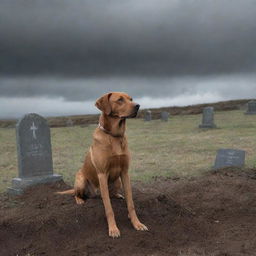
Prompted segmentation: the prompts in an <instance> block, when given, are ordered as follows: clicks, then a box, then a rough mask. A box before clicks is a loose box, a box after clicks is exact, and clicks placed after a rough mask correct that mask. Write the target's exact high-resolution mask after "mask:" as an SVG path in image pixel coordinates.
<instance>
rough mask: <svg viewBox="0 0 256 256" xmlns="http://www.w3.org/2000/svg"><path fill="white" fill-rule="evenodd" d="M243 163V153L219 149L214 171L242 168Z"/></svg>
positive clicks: (242, 151) (236, 150) (241, 151)
mask: <svg viewBox="0 0 256 256" xmlns="http://www.w3.org/2000/svg"><path fill="white" fill-rule="evenodd" d="M244 163H245V151H244V150H238V149H219V150H218V152H217V156H216V159H215V164H214V169H215V170H216V169H220V168H224V167H229V166H234V167H243V166H244Z"/></svg>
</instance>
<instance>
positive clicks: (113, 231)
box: [98, 173, 120, 238]
mask: <svg viewBox="0 0 256 256" xmlns="http://www.w3.org/2000/svg"><path fill="white" fill-rule="evenodd" d="M98 178H99V183H100V192H101V198H102V200H103V204H104V207H105V213H106V217H107V222H108V232H109V236H111V237H113V238H116V237H119V236H120V231H119V229H118V228H117V226H116V221H115V216H114V212H113V209H112V206H111V202H110V197H109V191H108V177H107V175H106V174H104V173H99V174H98Z"/></svg>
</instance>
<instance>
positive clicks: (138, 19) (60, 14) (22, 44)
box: [0, 0, 256, 76]
mask: <svg viewBox="0 0 256 256" xmlns="http://www.w3.org/2000/svg"><path fill="white" fill-rule="evenodd" d="M0 32H1V35H0V36H1V38H0V51H1V52H0V53H1V59H0V72H1V73H2V74H3V75H8V74H17V75H18V74H60V75H67V76H68V75H81V76H82V75H87V76H99V75H104V76H106V75H110V76H111V75H134V74H136V75H145V74H147V75H173V74H175V75H177V74H186V75H187V74H216V73H230V72H243V71H253V70H254V69H255V67H256V61H255V59H256V51H255V45H256V2H255V1H253V0H232V1H230V0H215V1H212V0H182V1H181V0H180V1H178V0H154V1H153V0H143V1H139V0H136V1H135V0H130V1H129V0H128V1H120V0H109V1H98V0H93V1H92V0H87V1H86V0H83V1H82V0H77V1H70V0H53V1H40V0H3V1H1V3H0Z"/></svg>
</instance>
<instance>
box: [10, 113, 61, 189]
mask: <svg viewBox="0 0 256 256" xmlns="http://www.w3.org/2000/svg"><path fill="white" fill-rule="evenodd" d="M16 141H17V154H18V169H19V172H18V178H14V179H13V180H12V187H11V188H8V192H9V193H10V194H21V193H22V192H23V190H24V189H26V188H27V187H29V186H32V185H36V184H39V183H50V182H55V181H59V180H62V176H61V175H58V174H53V163H52V149H51V135H50V128H49V126H48V124H47V121H46V120H45V119H44V118H43V117H41V116H39V115H37V114H27V115H25V116H24V117H23V118H22V119H20V120H19V122H18V123H17V125H16Z"/></svg>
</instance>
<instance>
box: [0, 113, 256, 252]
mask: <svg viewBox="0 0 256 256" xmlns="http://www.w3.org/2000/svg"><path fill="white" fill-rule="evenodd" d="M200 123H201V115H179V116H172V117H171V118H170V120H169V122H161V121H160V120H153V121H151V122H144V121H143V120H141V119H134V120H128V127H127V134H128V139H129V146H130V150H131V151H132V156H133V157H132V165H131V168H130V173H131V177H132V180H133V182H132V184H133V193H134V201H135V206H136V209H137V212H138V215H139V216H140V218H141V220H142V221H143V222H144V223H145V224H146V225H147V226H148V227H149V229H150V231H149V232H138V231H135V230H133V228H132V226H131V224H130V222H129V220H128V218H127V210H126V205H125V202H124V201H123V200H116V199H113V200H112V204H113V209H114V212H115V215H116V220H117V225H118V226H119V228H120V231H121V238H120V239H115V240H113V239H111V238H109V237H108V236H107V224H106V220H105V214H104V208H103V205H102V202H101V200H100V199H90V200H88V201H87V203H86V204H85V205H82V206H77V205H76V204H75V202H74V199H73V198H72V197H71V196H68V195H66V196H60V195H56V194H54V192H55V191H60V190H64V189H66V188H68V187H69V186H72V184H73V181H74V175H75V172H76V171H77V169H78V168H79V167H80V166H81V164H82V162H83V158H84V155H85V152H87V150H88V147H89V145H90V144H91V141H92V136H91V135H92V132H93V130H94V129H95V127H96V125H89V126H88V127H80V126H74V127H65V128H52V129H51V137H52V152H53V162H54V171H55V172H56V173H58V174H62V175H63V177H64V181H65V182H66V184H64V183H56V184H52V185H41V186H39V187H35V188H31V189H30V190H28V191H27V192H26V193H25V194H24V195H23V196H21V197H19V198H8V196H7V194H6V193H5V191H6V189H7V187H8V186H10V182H11V179H12V178H13V177H15V176H17V159H16V144H15V130H14V129H11V128H9V129H3V128H2V129H0V141H1V144H0V154H1V159H0V175H1V179H0V192H1V193H0V255H27V256H28V255H30V256H32V255H179V256H187V255H188V256H197V255H200V256H201V255H202V256H206V255H210V256H221V255H223V256H224V255H226V256H233V255H256V236H255V234H256V200H255V196H256V169H255V165H256V143H255V141H256V132H255V131H256V116H253V115H244V111H240V110H235V111H226V112H216V113H215V124H216V125H217V127H218V128H217V129H199V128H198V125H199V124H200ZM219 148H233V149H243V150H245V151H246V152H247V153H246V165H245V167H244V168H242V169H239V168H226V169H222V170H219V171H215V172H214V171H212V170H211V167H212V166H213V164H214V160H215V157H216V151H217V150H218V149H219Z"/></svg>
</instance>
